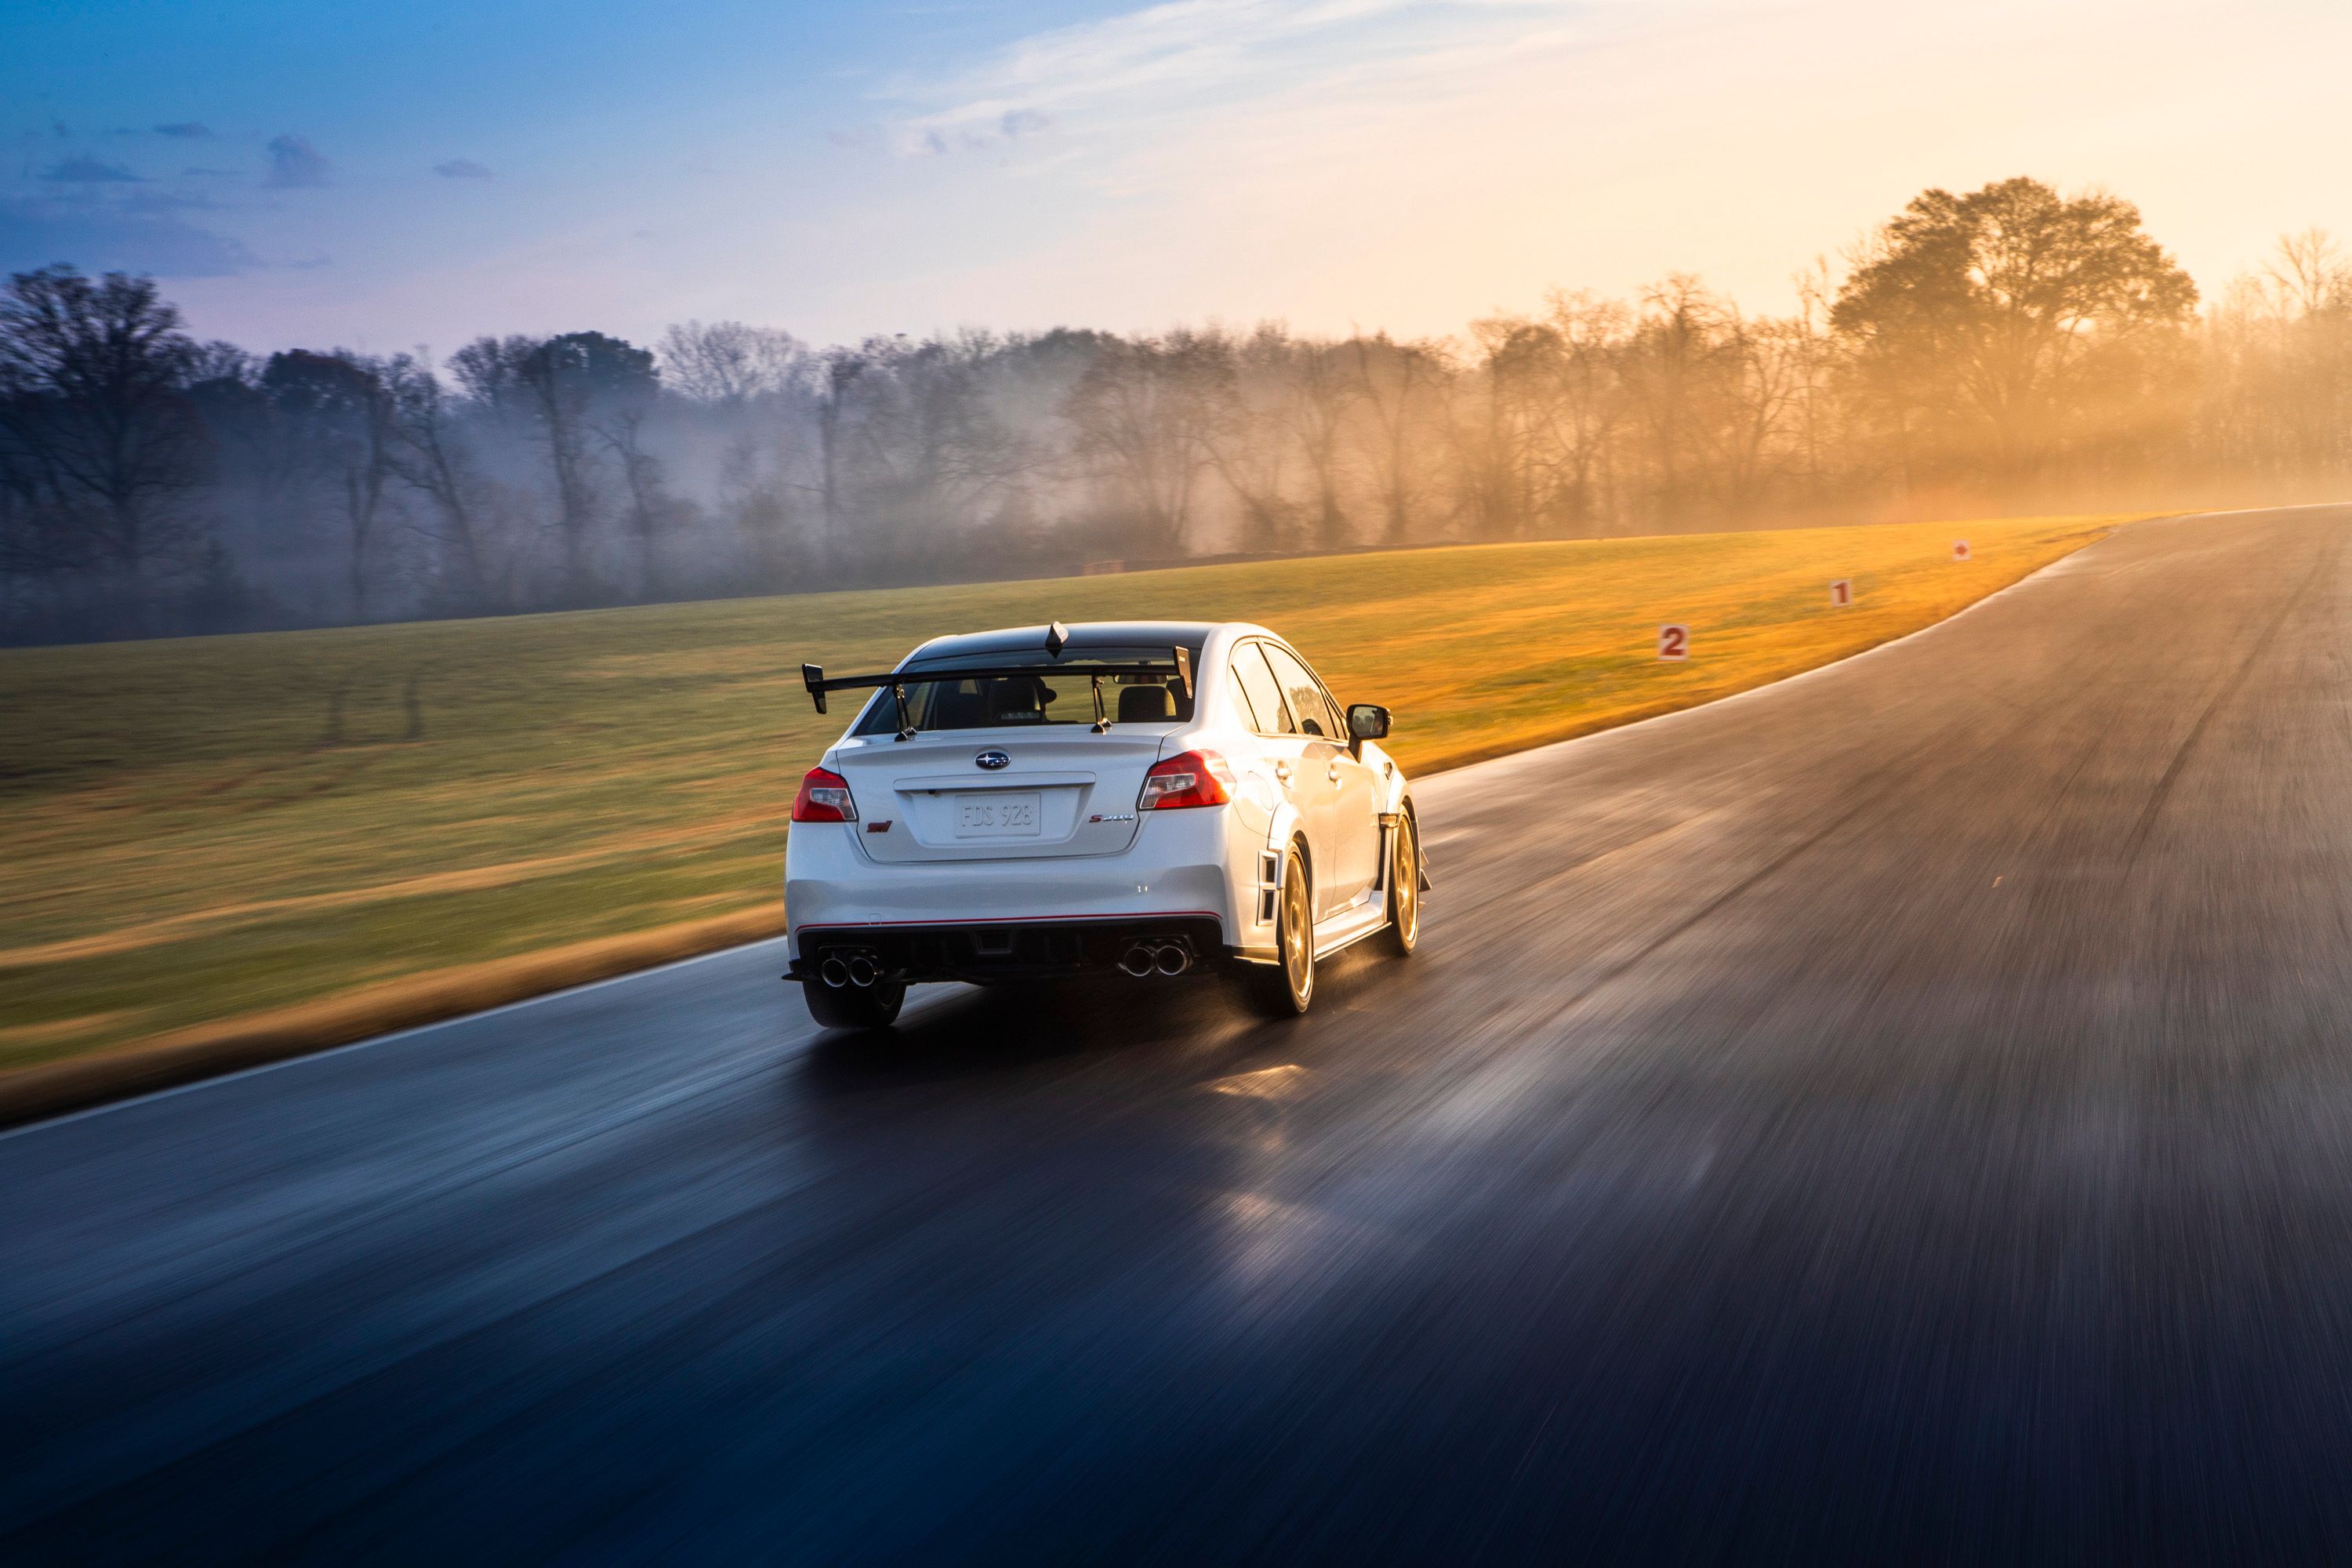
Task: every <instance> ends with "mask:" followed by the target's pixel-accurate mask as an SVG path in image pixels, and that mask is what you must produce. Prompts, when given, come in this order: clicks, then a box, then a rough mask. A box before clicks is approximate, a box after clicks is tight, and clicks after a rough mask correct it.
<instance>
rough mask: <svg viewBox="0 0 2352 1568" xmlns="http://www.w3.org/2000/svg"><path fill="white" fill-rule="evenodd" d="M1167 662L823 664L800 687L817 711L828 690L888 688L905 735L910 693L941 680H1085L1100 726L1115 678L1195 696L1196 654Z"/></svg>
mask: <svg viewBox="0 0 2352 1568" xmlns="http://www.w3.org/2000/svg"><path fill="white" fill-rule="evenodd" d="M1168 653H1169V658H1167V660H1166V661H1165V662H1162V661H1160V660H1159V659H1148V660H1137V661H1129V662H1123V663H1117V664H1101V663H1095V662H1091V661H1088V660H1083V659H1073V660H1071V661H1070V662H1069V663H1067V664H1062V663H1059V662H1056V663H1054V664H1006V665H989V666H987V667H985V668H979V669H894V670H891V671H889V672H887V674H883V675H827V674H825V672H824V666H823V665H821V664H804V665H803V666H801V684H802V685H803V686H805V687H807V688H808V694H809V696H810V698H811V699H812V700H814V701H815V703H816V710H817V711H818V712H820V713H822V712H824V710H825V709H824V698H825V693H827V692H829V691H856V690H864V689H870V688H873V687H877V686H887V687H888V688H890V689H891V690H892V691H893V692H895V693H896V694H897V696H898V714H899V722H898V728H899V731H900V732H901V733H904V732H906V730H907V723H906V709H907V688H908V687H909V686H919V685H923V684H925V683H927V682H937V681H941V680H1010V679H1013V678H1014V677H1017V676H1023V675H1084V676H1088V677H1091V678H1092V679H1093V680H1094V683H1095V707H1096V709H1097V723H1099V722H1101V716H1100V709H1101V707H1102V682H1103V680H1104V679H1105V678H1107V677H1111V676H1120V675H1129V676H1145V675H1171V674H1172V675H1174V676H1175V677H1176V680H1177V684H1178V685H1179V686H1180V687H1181V689H1182V690H1183V691H1184V693H1185V695H1187V696H1190V695H1192V650H1191V649H1189V648H1184V647H1171V648H1170V649H1169V650H1168Z"/></svg>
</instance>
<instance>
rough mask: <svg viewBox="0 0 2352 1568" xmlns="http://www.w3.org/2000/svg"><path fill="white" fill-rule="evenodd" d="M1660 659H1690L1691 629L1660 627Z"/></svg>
mask: <svg viewBox="0 0 2352 1568" xmlns="http://www.w3.org/2000/svg"><path fill="white" fill-rule="evenodd" d="M1658 657H1659V658H1689V657H1690V627H1688V626H1660V627H1659V628H1658Z"/></svg>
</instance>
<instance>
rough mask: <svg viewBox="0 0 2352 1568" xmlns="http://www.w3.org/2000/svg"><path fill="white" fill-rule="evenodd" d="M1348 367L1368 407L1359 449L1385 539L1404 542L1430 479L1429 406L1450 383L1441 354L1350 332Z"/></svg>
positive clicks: (1420, 346)
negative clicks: (1426, 432) (1426, 436)
mask: <svg viewBox="0 0 2352 1568" xmlns="http://www.w3.org/2000/svg"><path fill="white" fill-rule="evenodd" d="M1345 346H1346V350H1347V354H1348V367H1349V376H1350V378H1351V380H1352V382H1353V384H1354V392H1355V404H1356V406H1357V407H1359V408H1360V409H1361V410H1363V413H1364V416H1365V417H1364V422H1363V425H1362V426H1361V429H1362V434H1361V436H1360V439H1359V449H1360V451H1361V452H1362V454H1363V456H1364V458H1365V463H1366V467H1367V468H1368V470H1369V471H1370V475H1371V483H1372V490H1373V494H1374V496H1375V498H1376V500H1377V501H1378V504H1379V506H1380V511H1381V538H1382V540H1383V541H1384V542H1387V543H1390V544H1402V543H1403V542H1405V541H1406V540H1408V539H1409V538H1411V537H1412V523H1413V517H1414V513H1415V510H1416V508H1417V505H1418V503H1419V501H1420V499H1421V497H1422V495H1423V491H1424V489H1426V488H1427V486H1428V483H1429V476H1428V474H1427V470H1428V468H1430V467H1431V466H1432V464H1431V461H1430V459H1429V458H1427V457H1426V456H1425V450H1424V449H1425V445H1426V443H1425V441H1424V439H1423V431H1424V429H1425V428H1426V426H1428V423H1429V420H1430V417H1431V416H1430V412H1429V408H1430V405H1432V404H1433V403H1434V402H1436V401H1437V400H1438V398H1439V397H1440V395H1442V393H1443V390H1444V385H1445V380H1446V378H1445V369H1444V364H1443V363H1441V361H1440V358H1439V356H1438V354H1437V353H1435V352H1434V351H1433V350H1432V349H1430V348H1428V347H1426V346H1425V345H1423V344H1420V343H1397V342H1391V341H1390V339H1389V335H1388V334H1387V333H1386V332H1381V333H1378V334H1376V335H1375V336H1372V337H1370V338H1367V337H1365V336H1364V335H1363V334H1362V333H1361V332H1357V333H1354V334H1351V335H1350V336H1349V339H1348V342H1347V344H1346V345H1345Z"/></svg>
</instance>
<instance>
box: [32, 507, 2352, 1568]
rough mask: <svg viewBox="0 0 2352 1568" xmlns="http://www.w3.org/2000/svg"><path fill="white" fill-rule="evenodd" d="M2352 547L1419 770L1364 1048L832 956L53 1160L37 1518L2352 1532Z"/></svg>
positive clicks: (840, 1535)
mask: <svg viewBox="0 0 2352 1568" xmlns="http://www.w3.org/2000/svg"><path fill="white" fill-rule="evenodd" d="M2347 522H2352V515H2348V514H2347V512H2345V511H2343V510H2296V511H2290V512H2280V513H2269V514H2262V515H2255V516H2236V517H2229V518H2221V519H2210V520H2188V521H2178V522H2166V523H2156V524H2147V525H2142V526H2139V527H2137V528H2134V529H2131V530H2128V531H2125V532H2123V533H2121V534H2118V535H2116V537H2114V538H2112V539H2110V540H2108V541H2106V542H2103V543H2101V544H2099V545H2097V546H2095V547H2094V548H2093V549H2092V550H2090V551H2088V552H2084V554H2082V555H2080V556H2077V557H2075V558H2074V559H2072V560H2070V561H2068V562H2066V563H2062V564H2061V565H2060V566H2058V567H2056V568H2054V569H2053V570H2052V571H2050V572H2048V573H2045V574H2042V575H2040V576H2038V577H2036V578H2034V579H2032V580H2030V581H2029V582H2028V583H2026V584H2022V585H2021V586H2020V587H2019V588H2016V589H2014V590H2011V592H2009V593H2007V594H2005V595H2000V596H1998V597H1997V598H1995V599H1993V600H1991V601H1990V602H1988V603H1986V604H1985V605H1980V606H1979V607H1978V608H1977V609H1975V610H1973V611H1971V612H1969V614H1967V615H1965V616H1961V617H1959V618H1958V619H1957V620H1955V621H1953V622H1950V623H1948V624H1947V625H1945V626H1940V627H1937V628H1936V629H1934V630H1932V631H1930V632H1928V633H1927V634H1925V635H1923V636H1921V637H1916V638H1914V639H1911V640H1909V641H1907V642H1905V643H1902V644H1899V645H1896V646H1895V647H1889V648H1887V649H1884V650H1881V651H1880V652H1878V653H1875V654H1873V655H1870V656H1867V657H1865V658H1861V659H1858V660H1854V661H1852V662H1849V663H1847V664H1844V665H1842V666H1838V667H1835V668H1832V669H1829V670H1826V671H1823V672H1820V673H1818V674H1816V675H1813V676H1811V677H1807V678H1804V679H1799V680H1796V681H1793V682H1789V683H1785V684H1783V685H1781V686H1780V687H1776V688H1772V689H1768V690H1766V691H1763V692H1759V693H1756V694H1752V695H1750V696H1748V697H1746V698H1741V699H1738V700H1733V701H1730V702H1727V703H1721V704H1717V705H1716V706H1714V707H1711V708H1707V709H1703V710H1696V711H1694V712H1691V713H1688V714H1684V715H1679V716H1676V717H1675V718H1673V719H1669V720H1666V721H1659V722H1655V723H1652V724H1647V725H1643V726H1638V727H1636V728H1633V729H1631V730H1626V731H1617V732H1615V733H1612V734H1608V735H1603V736H1598V737H1595V738H1593V739H1591V740H1590V741H1585V742H1576V743H1573V744H1571V745H1569V746H1564V747H1556V748H1551V749H1549V750H1546V751H1542V752H1531V753H1528V754H1526V755H1524V756H1521V757H1517V758H1512V759H1507V760H1505V761H1503V762H1500V763H1490V764H1486V765H1485V766H1482V767H1479V768H1475V769H1469V770H1465V771H1464V772H1461V773H1454V774H1450V775H1445V776H1444V777H1441V778H1436V779H1433V780H1429V781H1426V783H1425V784H1424V785H1423V788H1422V790H1421V801H1422V808H1423V816H1424V819H1425V821H1426V823H1427V825H1428V828H1429V833H1430V841H1431V845H1432V854H1433V858H1434V862H1435V870H1436V878H1437V890H1436V892H1435V893H1434V894H1433V896H1432V898H1431V900H1430V902H1429V905H1428V911H1427V920H1428V923H1427V926H1426V930H1425V938H1424V946H1423V951H1422V952H1421V953H1420V954H1419V955H1417V956H1416V957H1415V958H1413V959H1412V960H1411V961H1410V962H1409V963H1391V962H1385V961H1382V960H1381V959H1379V958H1377V957H1375V956H1373V955H1371V954H1370V953H1364V952H1358V953H1352V954H1350V955H1349V956H1347V957H1346V958H1345V959H1343V960H1341V961H1339V962H1338V963H1336V964H1335V965H1334V966H1333V968H1332V970H1331V971H1330V973H1328V974H1327V976H1326V978H1325V989H1324V990H1323V992H1322V994H1321V995H1320V996H1319V997H1318V1005H1317V1009H1316V1012H1315V1013H1314V1014H1313V1015H1312V1016H1309V1017H1308V1018H1307V1019H1304V1020H1301V1021H1299V1022H1297V1023H1296V1024H1289V1025H1269V1024H1262V1023H1258V1022H1255V1021H1254V1020H1252V1019H1251V1018H1249V1017H1248V1016H1245V1015H1244V1014H1243V1013H1242V1012H1241V1011H1239V1010H1238V1008H1236V1007H1234V1005H1230V1004H1229V1003H1228V1002H1227V1001H1226V1000H1225V999H1224V997H1223V995H1222V994H1220V992H1219V991H1218V990H1217V989H1216V988H1215V987H1214V986H1213V985H1210V984H1195V983H1189V982H1184V983H1160V982H1145V983H1135V982H1129V981H1125V980H1118V981H1115V982H1114V983H1111V984H1103V985H1096V986H1090V987H1086V988H1068V989H1062V990H1054V989H1042V990H1036V991H1024V992H1017V993H1016V992H1005V993H987V994H979V993H970V992H960V991H940V992H937V993H932V994H925V995H923V996H921V997H920V998H919V1000H918V1002H917V1003H916V1004H915V1005H912V1006H911V1007H910V1010H909V1014H908V1020H907V1022H906V1023H905V1025H904V1026H902V1027H901V1028H900V1030H899V1031H898V1033H897V1034H896V1035H895V1036H894V1037H889V1038H887V1039H882V1040H878V1041H877V1040H858V1039H851V1038H844V1037H824V1038H820V1037H815V1035H814V1031H813V1030H812V1029H811V1028H810V1027H809V1026H807V1024H806V1023H805V1021H804V1019H803V1015H802V1013H801V1011H800V1008H799V1005H798V1000H797V998H796V997H795V996H794V995H793V994H791V993H790V991H789V990H788V988H786V987H784V986H782V985H780V984H777V982H776V980H775V974H776V972H777V971H778V969H779V968H780V967H781V962H780V956H779V953H778V952H777V949H776V947H775V946H774V945H773V944H769V945H764V946H761V947H755V948H748V949H741V950H738V951H736V952H730V953H726V954H721V955H718V956H715V957H713V958H709V959H706V960H701V961H698V962H696V963H688V964H682V965H677V966H674V967H672V968H669V969H666V970H662V971H657V972H655V973H649V974H646V975H641V976H636V977H634V978H632V979H629V980H627V981H624V982H619V983H614V984H606V985H603V986H598V987H593V988H590V989H587V990H583V991H580V992H575V993H572V994H566V995H563V996H559V997H555V998H551V999H549V1000H546V1001H543V1002H541V1003H536V1004H531V1005H526V1006H522V1007H518V1008H512V1009H509V1010H506V1011H503V1012H500V1013H497V1014H492V1015H488V1016H482V1017H479V1018H476V1019H471V1020H467V1021H464V1022H461V1023H458V1024H455V1025H449V1026H441V1027H439V1028H436V1029H431V1030H425V1031H419V1032H417V1033H415V1034H412V1035H408V1036H404V1037H395V1038H394V1039H391V1040H387V1041H383V1042H378V1043H376V1044H373V1045H371V1046H367V1047H360V1048H355V1049H352V1050H346V1051H342V1052H338V1053H333V1054H331V1055H329V1056H325V1057H321V1058H311V1059H310V1060H308V1061H303V1062H299V1063H294V1064H290V1065H288V1066H284V1067H281V1068H274V1069H270V1070H267V1071H263V1072H259V1073H255V1074H250V1075H247V1076H245V1077H242V1078H238V1079H231V1080H227V1081H225V1082H221V1083H217V1084H214V1085H210V1086H205V1087H202V1088H199V1089H193V1090H188V1091H184V1092H179V1093H173V1094H170V1095H165V1096H163V1097H159V1098H156V1099H153V1100H147V1101H143V1102H140V1103H137V1104H134V1105H131V1106H127V1107H122V1108H118V1109H116V1110H110V1111H105V1112H102V1113H99V1114H95V1115H88V1116H83V1117H79V1118H75V1119H71V1120H68V1121H62V1122H58V1123H54V1124H51V1125H49V1126H47V1127H42V1128H36V1129H31V1130H27V1131H23V1132H20V1133H17V1134H15V1135H12V1136H8V1137H5V1138H0V1192H5V1193H6V1194H8V1199H9V1201H8V1203H7V1205H6V1206H5V1214H0V1423H5V1425H4V1426H0V1429H5V1430H6V1431H8V1432H10V1433H11V1434H13V1435H14V1436H15V1438H16V1441H15V1442H14V1443H13V1444H12V1445H11V1447H12V1448H13V1449H14V1451H15V1458H14V1462H12V1463H11V1464H9V1465H7V1466H5V1467H0V1555H5V1557H6V1558H7V1559H9V1560H11V1561H21V1562H37V1561H49V1560H53V1559H58V1558H68V1557H76V1556H82V1557H88V1558H90V1559H94V1560H111V1559H139V1558H143V1559H151V1560H169V1561H173V1562H187V1561H194V1560H202V1559H206V1558H215V1557H220V1556H226V1555H230V1554H236V1553H247V1554H251V1553H267V1552H276V1553H280V1554H290V1555H295V1556H302V1557H310V1558H316V1559H320V1560H326V1561H337V1562H343V1561H352V1560H355V1559H365V1558H373V1559H379V1560H385V1561H403V1562H413V1561H415V1560H416V1559H418V1558H420V1557H423V1556H425V1555H426V1554H428V1553H440V1554H444V1555H446V1554H449V1553H453V1552H455V1553H461V1554H462V1555H463V1556H465V1557H467V1558H471V1559H478V1558H495V1559H499V1560H506V1561H526V1560H531V1559H536V1558H542V1557H551V1556H564V1557H569V1558H575V1559H576V1558H587V1559H598V1558H614V1559H629V1560H639V1559H644V1558H647V1557H653V1556H658V1555H664V1554H670V1555H676V1556H678V1557H682V1558H688V1559H694V1560H711V1559H731V1558H739V1557H744V1556H757V1557H760V1558H761V1559H776V1558H792V1559H796V1560H807V1561H818V1560H826V1559H835V1558H845V1557H851V1556H873V1557H891V1556H896V1557H921V1558H926V1559H934V1558H942V1557H945V1558H965V1557H972V1556H980V1555H999V1556H1012V1555H1016V1554H1017V1555H1020V1556H1023V1557H1030V1558H1046V1559H1053V1558H1066V1557H1071V1556H1089V1557H1100V1558H1106V1559H1111V1560H1118V1561H1129V1560H1137V1561H1155V1562H1169V1563H1192V1562H1197V1561H1200V1560H1202V1559H1203V1558H1231V1557H1237V1556H1255V1557H1259V1558H1263V1559H1265V1560H1270V1561H1272V1560H1293V1559H1297V1558H1299V1557H1305V1556H1343V1555H1344V1556H1349V1557H1365V1556H1373V1557H1381V1558H1399V1557H1429V1558H1441V1559H1445V1560H1453V1559H1456V1558H1461V1557H1466V1556H1473V1555H1477V1554H1485V1555H1487V1556H1491V1557H1494V1558H1497V1559H1503V1558H1517V1557H1525V1556H1529V1555H1537V1554H1541V1555H1545V1556H1552V1557H1558V1556H1568V1555H1573V1556H1575V1557H1578V1558H1581V1559H1591V1558H1604V1559H1607V1558H1615V1559H1619V1560H1626V1561H1648V1560H1658V1559H1661V1558H1665V1559H1687V1558H1703V1559H1704V1558H1739V1559H1747V1558H1753V1557H1761V1556H1785V1557H1790V1558H1794V1559H1798V1560H1805V1561H1819V1560H1824V1559H1829V1560H1853V1559H1856V1558H1860V1559H1864V1560H1880V1561H1917V1560H1921V1559H1925V1558H1934V1559H1939V1560H2002V1559H2011V1558H2017V1557H2044V1558H2051V1559H2064V1560H2082V1559H2085V1558H2091V1559H2098V1558H2107V1559H2126V1560H2136V1561H2147V1560H2155V1559H2196V1560H2210V1559H2213V1558H2216V1557H2222V1556H2230V1557H2242V1558H2248V1559H2275V1558H2279V1557H2287V1556H2312V1557H2325V1556H2330V1555H2334V1556H2338V1557H2340V1556H2342V1555H2344V1554H2346V1553H2347V1552H2352V1493H2347V1490H2346V1489H2345V1488H2344V1487H2343V1485H2342V1483H2341V1480H2340V1476H2339V1471H2340V1468H2341V1463H2340V1461H2341V1458H2342V1457H2343V1456H2344V1455H2346V1454H2347V1453H2352V1397H2347V1394H2352V1386H2347V1374H2352V1044H2347V1043H2348V1042H2352V1028H2347V1025H2348V1024H2352V1005H2347V997H2352V891H2347V889H2352V677H2347V668H2346V664H2345V652H2346V649H2345V640H2346V639H2345V628H2346V626H2347V610H2352V599H2347V586H2352V584H2347V575H2346V558H2345V552H2344V550H2343V539H2344V534H2345V530H2346V527H2347ZM1375 695H1376V694H1375ZM1404 721H1406V722H1409V721H1410V716H1409V715H1407V716H1404Z"/></svg>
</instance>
